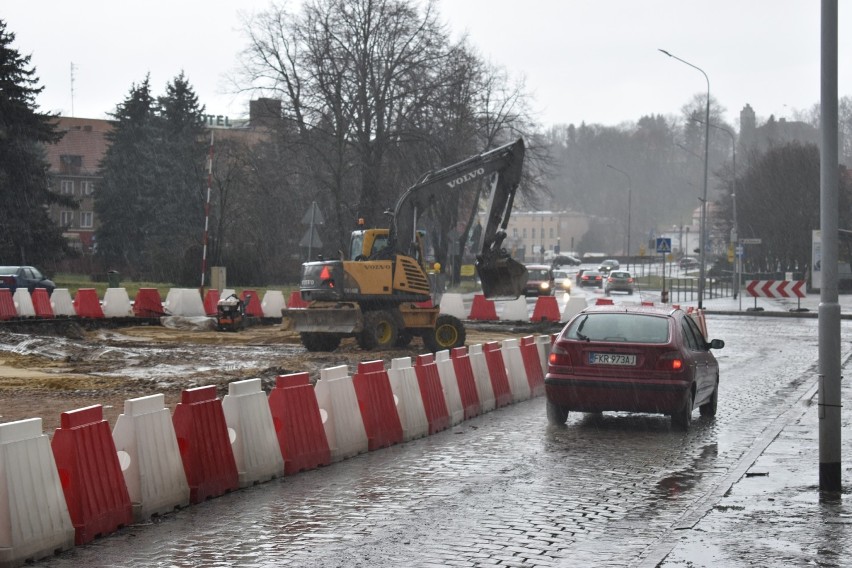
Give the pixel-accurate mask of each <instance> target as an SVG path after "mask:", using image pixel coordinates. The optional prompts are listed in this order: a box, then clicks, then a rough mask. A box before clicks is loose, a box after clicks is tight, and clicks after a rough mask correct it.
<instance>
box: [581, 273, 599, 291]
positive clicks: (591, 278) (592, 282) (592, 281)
mask: <svg viewBox="0 0 852 568" xmlns="http://www.w3.org/2000/svg"><path fill="white" fill-rule="evenodd" d="M603 282H604V275H603V274H601V273H600V272H598V271H597V270H584V271H583V274H581V275H580V287H581V288H585V287H587V286H594V287H597V288H603Z"/></svg>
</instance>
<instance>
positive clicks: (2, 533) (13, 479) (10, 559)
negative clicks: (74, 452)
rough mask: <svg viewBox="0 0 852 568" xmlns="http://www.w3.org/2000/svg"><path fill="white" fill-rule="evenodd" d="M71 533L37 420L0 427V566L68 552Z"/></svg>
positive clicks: (47, 444) (52, 462) (50, 455)
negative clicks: (59, 552)
mask: <svg viewBox="0 0 852 568" xmlns="http://www.w3.org/2000/svg"><path fill="white" fill-rule="evenodd" d="M24 291H25V292H26V290H24ZM74 533H75V531H74V525H73V524H72V523H71V515H70V514H69V513H68V505H67V503H66V501H65V493H64V492H63V490H62V484H61V481H60V479H59V472H58V471H57V469H56V461H55V460H54V458H53V451H52V450H51V448H50V439H49V438H48V437H47V435H45V434H44V433H43V432H42V423H41V418H30V419H28V420H19V421H17V422H8V423H6V424H0V566H21V565H23V564H24V563H25V562H26V561H27V560H39V559H41V558H44V557H47V556H50V555H52V554H54V553H56V552H57V551H59V550H68V549H70V548H72V547H73V546H74Z"/></svg>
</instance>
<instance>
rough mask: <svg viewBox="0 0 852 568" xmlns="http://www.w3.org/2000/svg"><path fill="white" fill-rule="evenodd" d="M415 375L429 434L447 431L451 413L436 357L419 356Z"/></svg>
mask: <svg viewBox="0 0 852 568" xmlns="http://www.w3.org/2000/svg"><path fill="white" fill-rule="evenodd" d="M414 373H415V375H417V385H418V386H419V387H420V397H421V398H422V399H423V409H424V410H425V411H426V420H427V421H428V422H429V434H430V435H431V434H434V433H435V432H440V431H441V430H446V429H447V428H449V427H450V411H449V409H448V408H447V400H446V399H445V398H444V390H443V388H442V387H441V377H440V376H439V375H438V365H437V364H436V363H435V356H434V355H433V354H431V353H429V354H427V355H418V356H417V361H416V362H415V363H414Z"/></svg>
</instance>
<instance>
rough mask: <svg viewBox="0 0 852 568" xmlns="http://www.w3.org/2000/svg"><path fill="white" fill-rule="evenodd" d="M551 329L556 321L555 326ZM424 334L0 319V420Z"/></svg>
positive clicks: (48, 421) (267, 385) (496, 331)
mask: <svg viewBox="0 0 852 568" xmlns="http://www.w3.org/2000/svg"><path fill="white" fill-rule="evenodd" d="M548 331H549V330H548ZM531 333H536V331H534V330H527V329H517V328H508V327H499V326H493V325H492V326H485V327H482V328H480V329H474V328H471V327H470V326H468V327H467V342H466V343H467V345H473V344H476V343H485V342H487V341H501V340H503V339H506V338H511V337H520V336H522V335H529V334H531ZM424 352H425V350H424V348H423V345H422V343H421V342H420V340H419V339H414V341H413V342H412V343H411V345H410V346H409V347H408V348H405V349H394V350H388V351H370V352H367V351H363V350H361V349H360V348H359V347H358V346H357V344H356V343H355V341H354V340H353V339H344V340H343V342H342V343H341V345H340V347H339V348H338V349H337V350H336V351H334V352H328V353H309V352H308V351H306V350H305V349H304V348H303V347H302V345H301V343H300V341H299V336H298V334H296V333H295V332H291V331H286V330H284V329H283V328H282V326H281V325H280V324H278V325H274V324H273V325H257V326H252V327H249V328H246V329H243V330H241V331H239V332H236V333H234V332H217V331H193V330H187V329H170V328H167V327H163V326H160V325H145V326H132V327H116V328H94V329H85V328H83V327H81V326H80V325H78V324H76V323H73V322H64V323H62V324H61V325H43V324H42V325H33V326H25V327H21V326H12V327H10V328H0V423H4V422H11V421H15V420H22V419H26V418H42V420H43V429H44V432H45V433H46V434H48V435H50V436H53V433H54V430H55V429H56V428H57V427H58V426H59V423H60V416H61V414H62V413H63V412H66V411H70V410H76V409H79V408H84V407H87V406H91V405H96V404H100V405H102V406H103V411H104V418H105V419H106V420H107V421H108V422H109V423H110V426H111V427H112V426H114V425H115V421H116V418H117V417H118V415H119V414H121V413H122V412H123V409H124V401H125V400H128V399H132V398H138V397H142V396H148V395H151V394H158V393H162V394H163V395H164V396H165V400H166V405H167V406H168V407H169V408H170V409H172V410H173V409H174V406H175V404H177V402H179V400H180V393H181V391H182V390H183V389H186V388H192V387H199V386H208V385H216V386H217V388H218V393H219V397H220V398H221V397H223V396H224V395H226V394H227V392H228V386H227V385H228V383H230V382H232V381H239V380H244V379H250V378H260V379H262V381H263V388H264V390H266V391H267V392H268V391H269V389H271V388H272V387H273V386H274V384H275V377H276V376H277V375H279V374H286V373H295V372H302V371H306V372H308V373H309V374H310V377H311V380H312V381H316V380H317V379H318V378H319V374H320V369H322V368H325V367H332V366H336V365H349V366H350V370H351V369H353V368H354V366H355V365H357V363H358V362H360V361H371V360H376V359H382V360H384V361H385V363H386V364H389V363H390V360H391V359H393V358H396V357H406V356H410V357H412V359H413V358H414V357H416V356H417V355H419V354H421V353H424Z"/></svg>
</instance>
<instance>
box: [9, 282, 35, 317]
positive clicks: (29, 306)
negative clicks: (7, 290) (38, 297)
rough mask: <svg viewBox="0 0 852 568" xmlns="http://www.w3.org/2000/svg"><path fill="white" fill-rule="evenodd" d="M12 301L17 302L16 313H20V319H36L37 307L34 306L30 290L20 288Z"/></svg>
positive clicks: (13, 295)
mask: <svg viewBox="0 0 852 568" xmlns="http://www.w3.org/2000/svg"><path fill="white" fill-rule="evenodd" d="M12 301H13V302H15V311H16V312H17V313H18V317H22V318H34V317H35V315H36V313H35V307H34V306H33V299H32V297H30V292H29V290H27V289H26V288H18V289H17V290H15V293H14V294H12Z"/></svg>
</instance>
